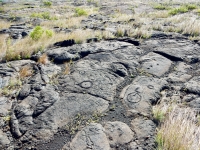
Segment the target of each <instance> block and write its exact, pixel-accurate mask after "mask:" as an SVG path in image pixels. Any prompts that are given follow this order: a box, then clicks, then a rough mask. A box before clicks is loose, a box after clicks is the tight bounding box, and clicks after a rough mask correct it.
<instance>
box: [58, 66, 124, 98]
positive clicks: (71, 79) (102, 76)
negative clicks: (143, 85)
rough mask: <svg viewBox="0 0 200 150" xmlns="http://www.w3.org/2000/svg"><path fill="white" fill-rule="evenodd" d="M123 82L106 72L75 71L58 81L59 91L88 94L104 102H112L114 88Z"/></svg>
mask: <svg viewBox="0 0 200 150" xmlns="http://www.w3.org/2000/svg"><path fill="white" fill-rule="evenodd" d="M122 80H123V78H120V77H119V76H117V75H113V74H110V73H108V71H106V70H89V69H88V70H83V69H82V70H77V71H75V72H73V73H72V74H71V75H69V76H65V77H64V78H62V79H59V84H60V85H61V86H60V87H59V88H60V90H61V91H62V90H69V91H76V92H80V93H89V94H91V95H95V96H97V97H101V98H104V99H106V100H113V98H114V95H115V91H116V86H117V85H118V84H119V83H120V82H121V81H122Z"/></svg>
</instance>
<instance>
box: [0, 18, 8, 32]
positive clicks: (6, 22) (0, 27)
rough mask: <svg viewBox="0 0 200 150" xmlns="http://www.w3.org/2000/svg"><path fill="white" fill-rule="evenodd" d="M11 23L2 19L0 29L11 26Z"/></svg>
mask: <svg viewBox="0 0 200 150" xmlns="http://www.w3.org/2000/svg"><path fill="white" fill-rule="evenodd" d="M10 25H11V23H10V22H8V21H3V20H0V30H1V29H7V28H9V27H10Z"/></svg>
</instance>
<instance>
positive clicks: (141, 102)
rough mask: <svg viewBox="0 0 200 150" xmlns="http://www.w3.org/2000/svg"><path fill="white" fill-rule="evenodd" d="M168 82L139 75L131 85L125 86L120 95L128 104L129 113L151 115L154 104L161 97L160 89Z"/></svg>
mask: <svg viewBox="0 0 200 150" xmlns="http://www.w3.org/2000/svg"><path fill="white" fill-rule="evenodd" d="M166 84H167V82H166V81H165V80H163V79H157V78H152V77H145V76H139V77H137V78H136V79H135V80H134V81H133V82H132V84H131V85H129V86H127V87H125V88H124V89H123V91H122V92H121V95H120V97H121V98H123V103H124V104H125V105H126V107H127V108H128V109H127V112H128V114H129V115H134V114H142V115H145V116H150V115H151V113H152V104H153V103H156V102H157V100H158V99H159V98H160V90H161V89H162V88H163V87H164V86H165V85H166Z"/></svg>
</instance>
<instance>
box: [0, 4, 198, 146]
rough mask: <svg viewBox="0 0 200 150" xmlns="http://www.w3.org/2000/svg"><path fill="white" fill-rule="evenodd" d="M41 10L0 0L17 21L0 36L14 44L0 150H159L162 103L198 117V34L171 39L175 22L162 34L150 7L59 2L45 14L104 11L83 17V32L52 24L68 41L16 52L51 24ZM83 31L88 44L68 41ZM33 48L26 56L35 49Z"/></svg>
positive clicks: (1, 76)
mask: <svg viewBox="0 0 200 150" xmlns="http://www.w3.org/2000/svg"><path fill="white" fill-rule="evenodd" d="M151 2H152V1H151ZM157 2H160V1H157ZM161 2H162V1H161ZM41 4H42V2H40V1H38V2H36V1H35V2H31V1H30V2H29V3H28V2H27V3H18V1H15V2H14V3H9V2H8V3H7V1H6V2H5V1H4V3H2V7H3V8H4V9H5V10H4V11H3V12H1V14H0V19H1V21H9V23H8V24H7V25H6V26H7V28H2V29H1V30H0V33H1V36H5V37H6V38H5V39H4V41H3V44H2V45H0V46H1V47H2V48H1V49H2V50H1V53H0V60H1V63H0V88H1V92H0V95H1V96H0V149H5V150H14V149H16V150H18V149H19V150H20V149H22V150H27V149H32V150H47V149H48V150H60V149H62V150H86V149H87V150H89V149H92V150H153V149H156V147H157V143H156V134H157V128H158V127H159V125H160V124H159V122H158V120H156V119H155V115H154V113H153V107H154V106H156V105H159V104H160V103H161V102H162V104H171V103H176V104H178V105H180V106H181V107H190V108H192V109H193V110H194V111H195V112H196V113H197V115H198V114H199V111H200V97H199V95H200V76H199V75H200V63H199V62H200V55H199V54H200V42H199V41H198V38H199V37H198V36H199V35H197V36H194V35H193V33H194V32H193V31H191V32H190V34H189V33H188V32H187V33H186V31H185V30H184V32H183V31H182V32H181V34H180V33H175V32H174V31H173V32H166V30H165V29H168V27H169V26H170V25H169V24H168V25H163V24H161V27H162V30H161V31H160V30H159V31H157V30H156V29H157V28H156V29H155V26H154V24H156V23H158V21H159V19H157V20H154V19H155V18H153V19H152V20H150V19H147V18H145V17H147V16H145V17H144V13H146V15H149V14H151V13H152V12H154V10H155V9H154V8H153V7H152V5H151V4H150V2H147V1H146V3H145V2H143V1H135V2H133V1H127V2H123V1H120V0H119V1H117V2H116V1H109V2H107V1H105V0H104V1H98V3H97V1H67V2H66V1H63V2H62V1H56V2H53V5H52V7H51V8H48V7H41V8H42V9H43V10H44V11H49V12H50V14H55V16H58V18H59V17H61V18H62V17H63V15H64V14H65V13H66V12H67V14H70V13H71V12H70V11H68V8H69V9H70V10H71V9H74V7H78V6H79V7H81V8H82V7H83V8H86V9H88V8H91V7H94V8H98V13H97V12H92V13H91V14H88V15H87V16H85V17H84V18H81V21H80V22H79V24H76V25H77V26H78V27H77V26H76V27H74V26H70V27H69V26H68V27H64V26H63V25H60V24H56V25H55V24H53V22H54V23H55V22H56V21H57V20H53V21H52V20H51V21H52V22H50V23H49V24H50V26H51V27H53V28H51V29H52V30H53V31H54V32H55V33H57V34H60V33H64V34H66V36H65V37H64V38H62V40H60V38H59V39H57V40H55V41H54V43H51V44H50V45H48V46H46V47H44V48H43V50H40V51H34V52H33V53H30V54H31V55H30V56H29V57H28V56H27V54H26V55H25V54H24V52H23V51H21V52H19V53H18V52H17V47H14V48H15V49H13V51H12V52H11V51H9V48H12V46H15V45H17V44H18V43H20V42H21V41H24V40H26V38H27V37H28V36H29V35H30V34H31V32H32V31H33V29H34V27H35V26H36V25H41V26H45V25H47V21H48V19H45V18H40V17H39V18H38V17H36V18H31V17H30V16H29V13H30V12H38V11H40V9H41V8H40V7H39V6H40V5H41ZM178 4H179V3H178V2H177V3H175V4H174V5H175V6H179V5H180V4H179V5H178ZM16 6H18V7H16ZM22 6H23V8H22ZM63 6H65V7H63ZM69 6H70V7H72V8H70V7H69ZM197 6H198V5H197ZM11 8H16V9H11ZM17 8H18V9H17ZM133 9H134V12H133ZM65 11H66V12H65ZM164 11H165V10H163V12H162V13H165V12H164ZM26 13H27V14H28V16H24V15H25V14H26ZM73 13H74V12H73ZM119 13H120V14H121V15H119ZM132 13H134V15H133V14H132ZM189 13H190V14H189V15H193V17H194V18H195V16H196V17H197V14H195V12H194V14H192V12H189ZM11 14H16V16H12V15H11ZM110 14H112V15H110ZM114 14H118V15H116V16H114ZM73 15H74V14H73ZM130 15H131V16H130ZM139 15H141V16H143V17H144V18H142V17H141V16H139ZM181 15H182V14H180V16H179V17H182V16H181ZM140 17H141V18H140ZM148 17H149V16H148ZM150 18H151V17H150ZM197 18H198V17H197ZM138 19H139V20H140V21H139V22H138ZM162 19H163V18H161V19H160V21H163V20H165V19H166V18H164V19H163V20H162ZM144 20H146V21H144ZM45 21H46V24H45ZM196 21H198V19H197V20H196ZM43 23H44V24H43ZM162 23H163V22H162ZM171 23H172V27H173V26H174V24H173V22H171ZM178 23H179V25H180V24H181V22H178ZM178 23H177V24H178ZM49 24H48V25H49ZM149 25H152V26H151V27H152V28H153V27H154V30H151V29H152V28H151V29H150V27H147V26H149ZM6 26H4V27H6ZM50 26H48V27H49V28H50ZM170 27H171V26H170ZM174 28H175V26H174ZM190 28H191V30H192V27H190ZM80 29H81V31H82V32H84V33H85V34H86V33H88V32H90V33H92V34H91V35H90V36H87V37H86V38H85V39H84V40H85V41H84V40H83V41H81V42H80V41H78V40H80V39H79V38H80V37H82V36H83V35H82V34H77V35H76V37H74V38H71V37H70V36H69V37H68V34H72V33H73V32H74V31H77V30H80ZM46 31H48V30H46ZM85 31H86V32H85ZM96 31H98V32H99V33H100V34H99V33H98V34H96V33H95V32H96ZM199 32H200V31H199ZM105 33H106V36H105V35H104V34H105ZM131 33H132V34H131ZM198 34H199V33H198ZM77 36H78V38H77ZM81 40H82V39H81ZM39 41H40V42H41V43H42V42H43V43H45V42H47V41H48V39H47V40H46V39H43V40H39ZM39 41H37V42H39ZM8 43H9V44H8ZM18 46H19V45H18ZM26 46H27V47H26V48H27V50H26V49H24V51H25V52H26V51H28V50H29V48H30V49H31V46H32V45H31V42H30V43H29V45H26ZM6 48H7V50H6ZM19 48H20V47H19ZM10 53H12V55H10ZM15 53H17V55H16V56H17V57H16V56H15ZM25 56H27V57H25ZM18 59H19V60H18Z"/></svg>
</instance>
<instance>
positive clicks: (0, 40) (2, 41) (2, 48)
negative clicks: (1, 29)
mask: <svg viewBox="0 0 200 150" xmlns="http://www.w3.org/2000/svg"><path fill="white" fill-rule="evenodd" d="M7 37H8V35H5V34H0V57H2V56H3V55H4V54H5V53H6V50H7V45H6V39H7Z"/></svg>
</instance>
